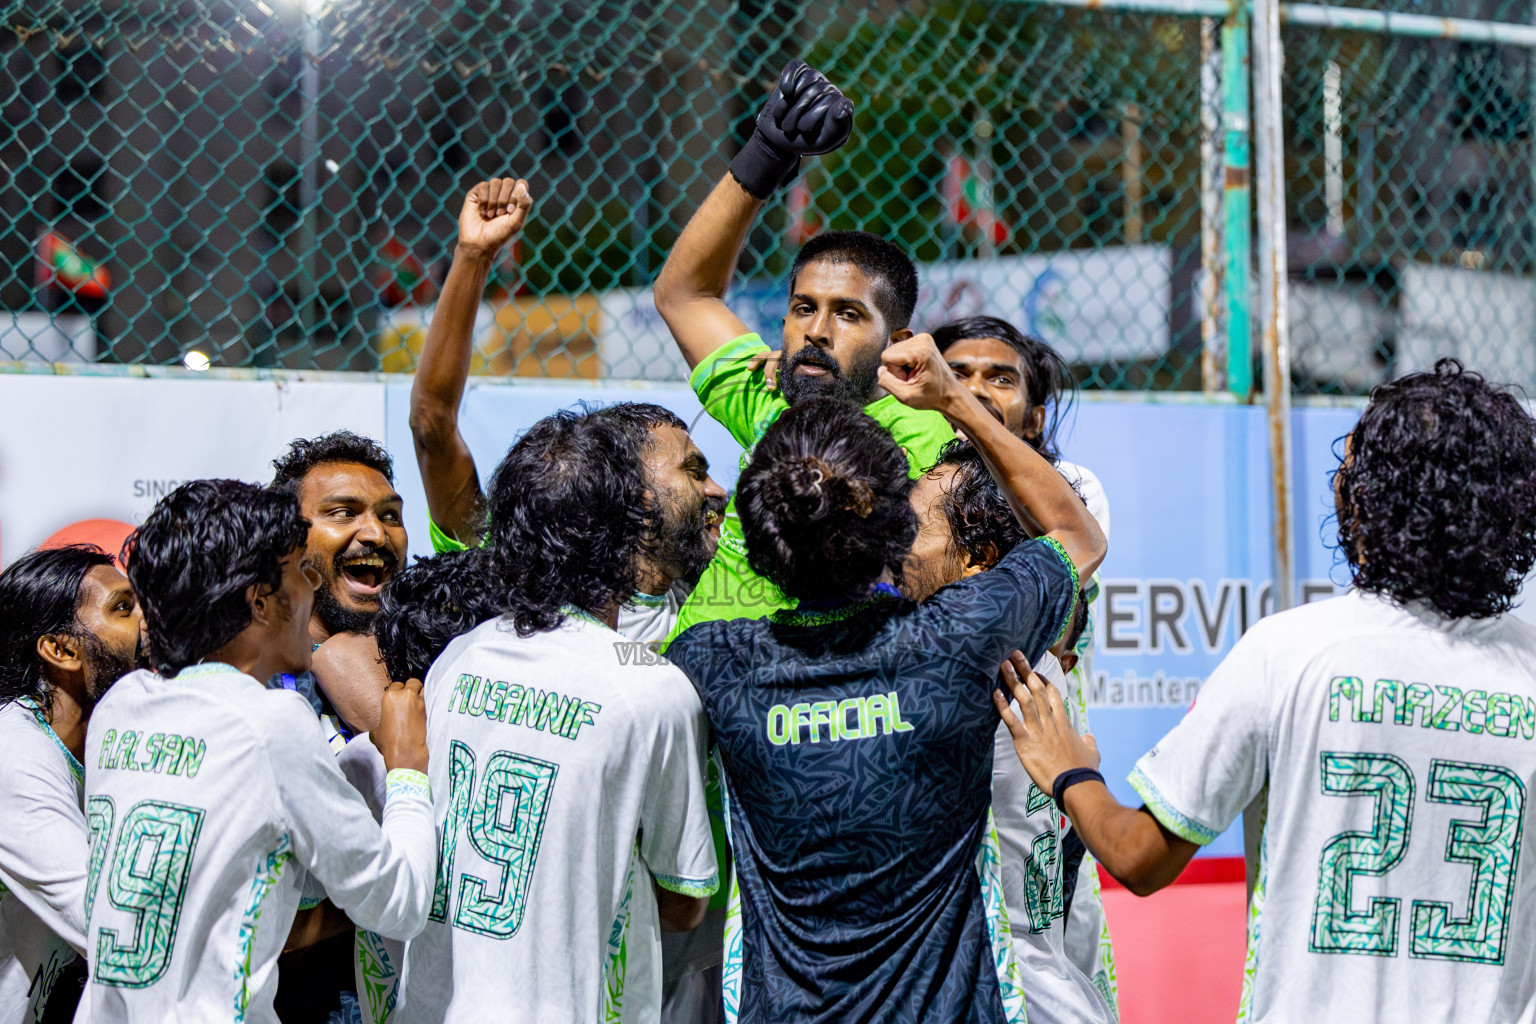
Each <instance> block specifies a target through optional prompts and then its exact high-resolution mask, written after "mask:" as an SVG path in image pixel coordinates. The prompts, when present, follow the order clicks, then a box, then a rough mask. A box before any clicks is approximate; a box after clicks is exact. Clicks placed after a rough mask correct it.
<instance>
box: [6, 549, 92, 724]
mask: <svg viewBox="0 0 1536 1024" xmlns="http://www.w3.org/2000/svg"><path fill="white" fill-rule="evenodd" d="M111 564H112V556H111V555H109V554H107V553H106V552H104V551H102V550H101V549H100V548H98V547H95V546H93V545H87V544H75V545H70V546H68V547H62V548H51V549H49V550H46V551H29V552H27V553H26V554H25V555H22V556H21V557H20V558H18V559H16V561H14V562H12V563H11V564H10V565H8V566H6V568H5V571H4V572H0V705H4V704H9V703H10V702H11V701H13V700H18V699H20V698H22V697H30V698H32V699H33V700H35V701H37V702H38V704H39V705H41V706H42V707H43V708H45V709H46V708H47V707H48V706H49V705H50V704H51V703H52V700H51V698H52V696H53V687H51V686H50V685H49V684H48V681H47V680H46V679H45V678H44V677H43V660H42V658H41V657H39V656H38V653H37V641H38V640H39V639H40V638H42V637H45V636H73V637H78V636H80V635H81V634H82V633H84V632H85V629H84V627H82V626H81V625H80V620H79V610H80V585H81V584H82V583H84V582H85V577H86V576H87V574H89V573H90V571H91V570H92V569H94V568H96V567H97V566H98V565H111Z"/></svg>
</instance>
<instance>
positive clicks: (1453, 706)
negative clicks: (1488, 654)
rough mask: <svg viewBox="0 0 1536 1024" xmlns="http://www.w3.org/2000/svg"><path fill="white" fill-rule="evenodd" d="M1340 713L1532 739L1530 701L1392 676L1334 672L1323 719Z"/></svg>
mask: <svg viewBox="0 0 1536 1024" xmlns="http://www.w3.org/2000/svg"><path fill="white" fill-rule="evenodd" d="M1367 691H1369V696H1367ZM1341 714H1347V715H1348V716H1349V718H1351V719H1352V720H1354V721H1356V722H1388V723H1392V724H1395V725H1402V726H1408V727H1413V726H1418V727H1419V728H1423V729H1443V730H1445V731H1447V732H1468V733H1472V734H1474V735H1478V734H1481V733H1487V734H1488V735H1489V736H1507V737H1510V738H1511V739H1515V738H1519V737H1522V736H1523V737H1524V738H1525V739H1528V740H1529V739H1536V700H1532V699H1531V698H1529V697H1523V696H1521V695H1520V694H1517V693H1498V692H1494V693H1490V692H1488V691H1487V690H1464V689H1462V688H1461V687H1459V686H1444V685H1436V686H1429V685H1428V684H1426V683H1404V682H1402V681H1401V680H1397V679H1378V680H1376V682H1375V684H1374V685H1368V684H1366V683H1365V682H1364V681H1363V680H1361V679H1360V678H1358V677H1357V676H1334V677H1333V679H1332V680H1330V681H1329V683H1328V721H1330V722H1337V721H1338V720H1339V716H1340V715H1341Z"/></svg>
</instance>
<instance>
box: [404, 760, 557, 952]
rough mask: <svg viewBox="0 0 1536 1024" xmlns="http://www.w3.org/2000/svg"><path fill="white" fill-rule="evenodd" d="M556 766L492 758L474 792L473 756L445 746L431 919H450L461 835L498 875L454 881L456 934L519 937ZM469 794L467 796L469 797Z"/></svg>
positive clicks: (463, 877) (469, 875)
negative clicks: (443, 812)
mask: <svg viewBox="0 0 1536 1024" xmlns="http://www.w3.org/2000/svg"><path fill="white" fill-rule="evenodd" d="M559 770H560V768H559V766H558V765H555V764H551V763H550V762H548V761H540V760H539V759H537V758H533V757H525V756H523V755H522V754H514V753H511V752H510V751H506V750H498V751H497V752H496V753H494V754H492V755H491V756H490V758H489V759H488V760H487V761H486V764H485V774H484V776H483V777H482V778H481V780H480V787H479V792H478V793H476V792H475V755H474V752H473V751H472V750H470V748H469V747H467V746H465V745H464V744H463V743H460V742H459V741H457V740H455V741H454V742H453V744H452V745H451V746H450V748H449V765H448V784H449V797H448V817H447V820H446V821H444V822H443V834H442V839H441V846H440V848H439V851H438V852H439V856H438V867H437V885H436V887H435V889H434V891H433V899H432V913H431V916H432V919H433V920H435V921H446V920H447V919H448V897H449V891H450V889H451V888H452V884H453V861H454V857H455V856H456V854H457V852H458V845H459V832H460V830H461V829H463V830H465V832H466V833H467V835H468V837H469V841H470V843H471V845H473V846H474V848H475V851H476V852H477V853H479V854H480V856H481V857H482V858H484V859H485V860H486V861H487V862H488V863H491V864H494V865H496V866H497V868H498V869H499V870H498V871H497V872H496V875H497V877H496V878H494V879H493V880H486V879H483V878H479V877H476V876H475V875H471V874H469V873H468V872H465V873H464V874H462V875H461V876H460V877H459V892H458V906H457V908H456V909H455V911H454V914H453V924H454V927H456V928H465V929H468V930H469V931H474V932H479V933H481V934H482V935H489V936H491V937H492V938H497V939H507V938H511V937H512V936H513V935H515V934H516V933H517V929H518V928H519V927H520V926H521V925H522V923H523V912H524V911H525V910H526V909H527V903H528V883H529V881H530V880H531V879H532V877H533V868H534V865H535V863H536V862H537V860H538V856H539V840H540V838H541V837H542V835H543V832H544V819H545V816H546V815H547V814H548V811H549V797H550V793H551V792H553V790H554V785H555V775H556V774H557V773H558V772H559ZM471 794H473V798H471Z"/></svg>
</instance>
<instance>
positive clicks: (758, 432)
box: [688, 334, 789, 451]
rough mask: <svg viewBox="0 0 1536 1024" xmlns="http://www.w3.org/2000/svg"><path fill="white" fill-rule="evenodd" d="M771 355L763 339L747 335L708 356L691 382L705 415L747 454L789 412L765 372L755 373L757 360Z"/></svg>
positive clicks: (735, 339)
mask: <svg viewBox="0 0 1536 1024" xmlns="http://www.w3.org/2000/svg"><path fill="white" fill-rule="evenodd" d="M767 351H768V346H767V345H765V344H763V339H762V338H760V337H758V336H757V335H756V334H743V335H742V336H741V337H739V338H733V339H732V340H730V341H728V342H726V343H725V344H724V345H721V346H720V347H719V348H717V349H715V350H714V351H713V352H711V353H710V354H709V355H707V356H705V357H704V361H703V362H701V363H699V365H698V366H695V367H694V368H693V374H692V375H691V376H690V377H689V378H688V384H689V386H690V387H692V388H693V393H694V394H695V395H697V396H698V398H699V404H701V405H702V406H704V411H705V412H707V413H709V415H710V417H711V418H712V419H714V420H715V421H716V422H717V423H719V424H720V425H721V426H722V427H724V428H725V429H726V430H729V431H730V432H731V436H732V437H734V438H735V439H736V443H737V444H739V445H741V446H742V447H743V448H745V449H746V450H747V451H751V450H752V446H753V445H755V444H757V440H758V438H759V437H761V436H762V433H763V431H764V430H766V429H767V427H768V424H770V423H772V422H773V421H774V420H775V419H777V418H778V416H779V414H780V413H781V412H783V411H784V410H785V409H787V408H789V405H788V403H786V402H785V401H784V399H783V397H782V396H781V395H780V394H779V393H778V392H777V391H774V390H771V389H770V388H769V387H768V381H767V377H766V376H765V375H764V373H763V370H762V368H761V367H758V368H757V369H755V370H754V369H752V366H751V363H752V360H753V358H755V357H756V356H760V355H762V354H763V353H765V352H767Z"/></svg>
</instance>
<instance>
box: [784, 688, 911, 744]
mask: <svg viewBox="0 0 1536 1024" xmlns="http://www.w3.org/2000/svg"><path fill="white" fill-rule="evenodd" d="M850 715H851V716H853V721H852V723H850V721H849V716H850ZM822 727H825V728H826V736H827V742H828V743H838V742H840V741H842V740H868V739H874V738H875V737H876V736H878V735H880V733H881V730H884V732H885V735H887V736H890V735H892V734H894V733H898V732H911V731H912V726H911V724H910V723H908V722H903V721H902V720H901V705H900V704H899V703H898V702H897V700H896V694H895V693H894V692H891V693H876V694H871V695H870V696H868V697H849V698H848V699H847V700H819V701H816V702H815V703H812V704H775V705H774V706H773V707H771V708H769V709H768V742H769V743H772V744H773V745H774V746H776V747H782V746H784V745H785V744H786V743H795V744H798V743H800V742H801V740H800V734H801V732H802V731H805V730H809V732H810V737H809V739H808V741H807V742H810V743H820V742H821V737H822Z"/></svg>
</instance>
